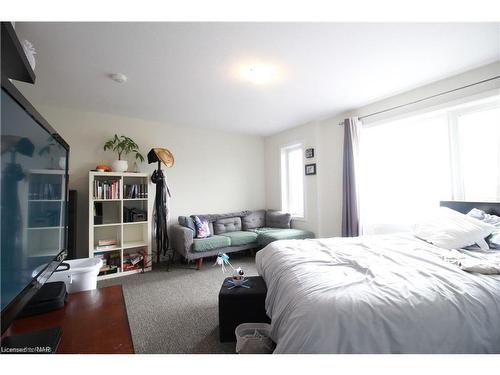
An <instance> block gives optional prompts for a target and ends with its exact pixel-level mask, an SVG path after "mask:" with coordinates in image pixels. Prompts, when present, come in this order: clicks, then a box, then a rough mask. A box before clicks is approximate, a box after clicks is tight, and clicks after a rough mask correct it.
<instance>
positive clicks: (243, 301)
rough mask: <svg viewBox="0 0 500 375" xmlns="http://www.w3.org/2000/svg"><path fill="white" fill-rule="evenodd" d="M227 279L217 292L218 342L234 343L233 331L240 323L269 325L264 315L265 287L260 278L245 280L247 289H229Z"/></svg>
mask: <svg viewBox="0 0 500 375" xmlns="http://www.w3.org/2000/svg"><path fill="white" fill-rule="evenodd" d="M230 279H231V278H230V277H228V278H226V279H225V280H224V283H223V284H222V287H221V288H220V292H219V336H220V341H221V342H224V341H236V336H235V334H234V330H235V329H236V327H237V326H238V325H240V324H241V323H269V322H270V321H271V320H270V319H269V318H268V316H267V315H266V308H265V302H266V294H267V287H266V283H265V282H264V279H263V278H262V277H260V276H250V277H247V278H245V280H247V282H246V283H245V285H247V286H248V288H234V287H233V288H231V287H232V286H233V284H232V283H231V282H230V281H229V280H230Z"/></svg>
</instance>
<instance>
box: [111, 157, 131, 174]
mask: <svg viewBox="0 0 500 375" xmlns="http://www.w3.org/2000/svg"><path fill="white" fill-rule="evenodd" d="M111 168H113V172H126V171H127V169H128V161H127V160H115V161H114V162H113V164H111Z"/></svg>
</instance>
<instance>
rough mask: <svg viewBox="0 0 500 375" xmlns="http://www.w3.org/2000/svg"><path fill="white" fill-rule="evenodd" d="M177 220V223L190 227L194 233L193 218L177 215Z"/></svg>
mask: <svg viewBox="0 0 500 375" xmlns="http://www.w3.org/2000/svg"><path fill="white" fill-rule="evenodd" d="M177 220H178V222H179V225H182V226H183V227H186V228H189V229H191V230H192V231H193V232H195V233H196V226H195V225H194V220H193V218H192V217H189V216H179V218H178V219H177Z"/></svg>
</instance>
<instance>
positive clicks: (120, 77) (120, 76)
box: [109, 73, 127, 83]
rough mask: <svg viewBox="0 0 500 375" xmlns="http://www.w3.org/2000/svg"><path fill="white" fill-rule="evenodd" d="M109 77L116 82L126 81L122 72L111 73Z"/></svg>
mask: <svg viewBox="0 0 500 375" xmlns="http://www.w3.org/2000/svg"><path fill="white" fill-rule="evenodd" d="M109 78H111V79H112V80H113V81H115V82H118V83H125V82H127V76H126V75H125V74H123V73H113V74H110V75H109Z"/></svg>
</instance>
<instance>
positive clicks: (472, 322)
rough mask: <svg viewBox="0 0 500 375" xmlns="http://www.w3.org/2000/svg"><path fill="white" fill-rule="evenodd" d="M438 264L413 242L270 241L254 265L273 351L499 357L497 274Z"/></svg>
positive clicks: (432, 252)
mask: <svg viewBox="0 0 500 375" xmlns="http://www.w3.org/2000/svg"><path fill="white" fill-rule="evenodd" d="M463 256H466V257H467V256H469V255H468V254H467V252H464V253H463ZM473 256H475V257H479V258H484V259H486V258H488V257H490V259H491V257H495V258H496V259H497V260H500V258H499V256H500V252H496V253H492V254H479V253H478V254H475V255H473ZM444 258H450V259H452V260H453V259H454V258H456V251H454V252H453V251H449V250H444V249H440V248H437V247H435V246H433V245H429V244H427V243H426V242H424V241H421V240H418V239H416V238H415V237H413V236H411V235H409V234H398V235H390V236H387V235H386V236H365V237H357V238H329V239H316V240H287V241H277V242H274V243H271V244H270V245H268V246H266V247H265V248H264V249H263V250H261V251H259V252H258V253H257V257H256V263H257V270H258V272H259V274H260V275H261V276H262V277H263V278H264V279H265V281H266V284H267V287H268V294H267V298H266V310H267V314H268V315H269V316H270V317H271V319H272V323H271V325H272V330H271V337H272V339H273V340H274V341H275V342H276V343H277V347H276V351H275V353H500V275H479V274H474V273H467V272H465V271H463V270H461V269H460V268H459V267H458V266H457V265H455V264H452V263H450V262H449V261H446V260H445V259H444Z"/></svg>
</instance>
